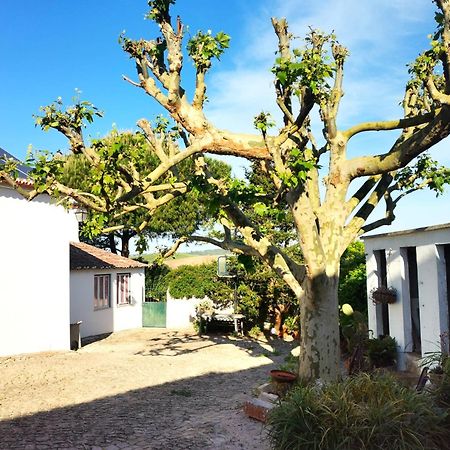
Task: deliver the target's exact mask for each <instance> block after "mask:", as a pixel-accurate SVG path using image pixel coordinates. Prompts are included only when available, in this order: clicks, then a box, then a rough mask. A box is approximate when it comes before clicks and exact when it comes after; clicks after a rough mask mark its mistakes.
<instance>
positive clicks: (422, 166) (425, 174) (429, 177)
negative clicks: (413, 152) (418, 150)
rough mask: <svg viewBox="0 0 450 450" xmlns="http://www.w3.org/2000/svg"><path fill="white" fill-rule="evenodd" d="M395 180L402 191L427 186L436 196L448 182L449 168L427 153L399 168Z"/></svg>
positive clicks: (449, 178)
mask: <svg viewBox="0 0 450 450" xmlns="http://www.w3.org/2000/svg"><path fill="white" fill-rule="evenodd" d="M395 181H396V182H397V183H398V185H399V187H400V189H401V190H403V191H408V190H411V189H412V190H418V189H425V188H428V189H430V190H431V191H434V192H435V193H436V197H437V196H438V195H440V194H443V193H444V188H445V185H448V184H450V169H449V168H447V167H445V166H441V165H439V164H438V162H437V161H435V160H434V159H432V158H431V157H430V156H429V155H428V154H427V153H423V154H422V155H420V156H419V157H418V158H417V159H416V161H415V163H414V165H409V166H406V167H405V168H403V169H401V170H399V171H398V172H397V174H396V176H395Z"/></svg>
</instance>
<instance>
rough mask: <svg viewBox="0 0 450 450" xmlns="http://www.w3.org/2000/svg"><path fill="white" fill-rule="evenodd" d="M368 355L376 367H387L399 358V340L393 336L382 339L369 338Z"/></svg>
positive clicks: (367, 344)
mask: <svg viewBox="0 0 450 450" xmlns="http://www.w3.org/2000/svg"><path fill="white" fill-rule="evenodd" d="M366 346H367V356H368V357H369V361H370V362H371V364H372V366H374V367H387V366H391V365H393V364H394V363H395V361H396V359H397V342H396V341H395V339H394V338H393V337H391V336H384V337H382V338H381V339H379V338H377V339H368V340H367V342H366Z"/></svg>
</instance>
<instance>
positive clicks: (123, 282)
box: [117, 273, 131, 305]
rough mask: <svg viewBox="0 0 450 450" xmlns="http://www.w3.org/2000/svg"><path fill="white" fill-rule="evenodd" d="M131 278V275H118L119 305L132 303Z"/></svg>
mask: <svg viewBox="0 0 450 450" xmlns="http://www.w3.org/2000/svg"><path fill="white" fill-rule="evenodd" d="M130 276H131V274H129V273H118V274H117V304H118V305H127V304H129V303H130V299H131V295H130Z"/></svg>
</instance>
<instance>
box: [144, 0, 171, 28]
mask: <svg viewBox="0 0 450 450" xmlns="http://www.w3.org/2000/svg"><path fill="white" fill-rule="evenodd" d="M174 4H175V0H149V1H148V6H149V7H150V11H149V12H148V14H147V15H146V16H145V17H146V18H147V19H151V20H154V21H155V22H157V23H161V22H162V20H163V19H164V20H167V19H168V17H169V8H170V5H174Z"/></svg>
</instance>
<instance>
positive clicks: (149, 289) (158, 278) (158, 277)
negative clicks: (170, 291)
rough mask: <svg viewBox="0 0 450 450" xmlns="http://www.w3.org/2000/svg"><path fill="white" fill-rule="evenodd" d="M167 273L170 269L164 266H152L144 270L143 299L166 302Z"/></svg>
mask: <svg viewBox="0 0 450 450" xmlns="http://www.w3.org/2000/svg"><path fill="white" fill-rule="evenodd" d="M169 273H170V269H169V267H168V266H166V265H165V264H152V265H150V266H148V267H146V268H145V298H150V299H152V300H158V301H160V302H163V301H166V294H167V288H168V287H169V283H168V279H167V275H168V274H169Z"/></svg>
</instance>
